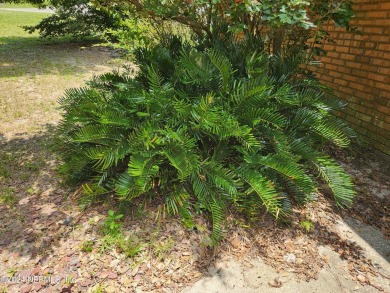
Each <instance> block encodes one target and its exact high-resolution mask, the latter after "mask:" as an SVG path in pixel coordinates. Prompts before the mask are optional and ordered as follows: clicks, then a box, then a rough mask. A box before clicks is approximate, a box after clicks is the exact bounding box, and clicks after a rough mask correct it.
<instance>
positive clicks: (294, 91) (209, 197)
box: [59, 38, 354, 241]
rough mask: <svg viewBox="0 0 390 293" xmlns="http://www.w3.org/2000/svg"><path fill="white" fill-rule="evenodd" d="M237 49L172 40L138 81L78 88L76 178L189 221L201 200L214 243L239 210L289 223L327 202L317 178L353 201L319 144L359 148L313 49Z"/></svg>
mask: <svg viewBox="0 0 390 293" xmlns="http://www.w3.org/2000/svg"><path fill="white" fill-rule="evenodd" d="M172 44H175V45H174V46H173V45H172ZM229 46H231V47H232V46H234V44H233V43H232V44H230V45H226V46H225V47H224V46H220V48H219V49H208V50H203V51H201V50H197V49H195V48H191V47H190V46H189V45H181V43H180V42H179V43H178V40H177V39H175V38H172V39H170V40H168V41H167V43H166V44H165V45H160V46H158V47H156V48H154V49H150V50H146V49H143V50H142V51H138V53H137V58H138V63H139V65H140V68H141V70H140V72H139V74H138V76H137V77H136V78H134V79H133V78H130V77H129V76H128V75H126V74H125V73H124V74H120V73H118V72H113V73H109V74H105V75H102V76H99V77H96V78H94V79H93V80H92V81H90V82H89V86H88V87H86V88H80V89H72V90H68V91H67V92H66V95H65V97H64V98H63V99H62V100H61V101H60V103H61V107H62V110H63V111H64V118H63V121H62V123H61V125H60V128H59V131H60V133H61V135H62V140H63V143H64V144H63V146H62V156H63V161H64V164H63V166H62V170H63V172H64V173H65V174H66V176H67V179H68V180H69V181H73V182H76V183H77V182H80V181H91V182H93V183H94V184H95V185H96V186H98V187H99V188H104V189H105V190H113V191H115V193H116V194H117V195H118V196H119V197H120V198H121V199H123V200H132V199H134V198H136V197H139V196H149V197H151V198H153V200H156V201H157V202H162V207H163V210H164V211H166V212H168V213H170V214H180V215H181V216H182V217H183V218H185V219H186V221H187V222H188V219H190V217H191V211H192V210H193V209H192V208H191V207H195V209H201V210H207V211H209V212H210V215H211V218H212V223H213V235H212V240H213V241H216V240H218V238H219V237H220V236H221V231H222V223H223V219H224V213H225V211H226V209H227V208H229V207H235V208H237V209H238V210H240V211H244V212H246V213H248V215H249V216H250V217H253V218H256V217H257V216H258V215H259V214H260V213H261V210H262V207H264V208H265V209H266V210H267V211H268V212H269V213H270V214H272V215H273V216H274V217H276V218H279V219H287V217H288V215H289V213H290V210H291V206H292V204H294V203H298V204H304V203H306V202H308V201H312V200H313V199H315V195H316V190H317V178H321V179H322V180H323V181H324V182H325V183H327V184H328V185H329V186H330V188H331V190H332V191H333V194H334V198H335V201H336V204H337V205H338V206H340V207H343V206H347V205H349V204H350V203H351V201H352V198H353V196H354V191H353V187H352V183H351V180H350V178H349V177H348V175H346V174H345V173H344V171H343V170H342V169H341V167H339V166H338V165H336V163H335V162H334V161H333V160H332V159H330V158H329V157H326V156H324V155H323V154H321V153H320V151H319V149H320V147H321V145H322V143H323V142H324V141H331V142H333V143H334V144H336V145H338V146H341V147H344V146H346V145H348V143H349V136H350V130H349V128H347V127H346V126H345V124H344V123H342V122H341V121H339V120H338V119H336V118H335V117H334V116H332V115H331V114H330V111H331V110H332V109H333V108H334V107H335V106H337V105H338V103H337V102H335V100H329V99H328V96H329V93H328V92H327V91H326V90H325V88H324V87H322V86H321V85H320V84H318V83H317V82H316V81H315V80H312V79H308V78H306V77H305V76H304V75H303V73H304V72H303V71H302V70H301V69H300V67H299V64H300V62H301V60H302V58H303V57H302V56H295V57H294V56H293V57H291V58H289V59H288V60H285V59H282V58H277V57H269V58H268V57H266V56H263V55H261V54H255V53H252V54H249V55H248V54H247V53H246V52H245V53H240V52H241V50H240V49H239V48H240V46H241V47H242V48H244V47H245V46H243V45H239V44H237V45H236V46H237V47H235V49H234V50H231V49H229ZM224 52H225V53H224ZM240 55H241V56H249V57H246V58H243V59H241V60H240V58H238V57H239V56H240ZM231 60H232V61H231ZM332 99H333V97H332Z"/></svg>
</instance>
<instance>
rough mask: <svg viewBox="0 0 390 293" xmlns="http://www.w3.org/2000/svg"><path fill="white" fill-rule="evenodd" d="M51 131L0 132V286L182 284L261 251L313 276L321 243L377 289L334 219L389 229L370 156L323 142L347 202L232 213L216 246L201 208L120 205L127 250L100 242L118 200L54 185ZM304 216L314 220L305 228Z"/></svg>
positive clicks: (378, 173)
mask: <svg viewBox="0 0 390 293" xmlns="http://www.w3.org/2000/svg"><path fill="white" fill-rule="evenodd" d="M50 132H51V131H50V130H49V131H47V132H43V133H41V134H37V135H36V136H34V137H30V138H15V139H13V140H11V141H5V140H3V141H1V140H0V150H1V151H0V156H1V160H0V171H1V170H6V172H5V171H4V172H3V173H0V174H3V176H2V177H0V188H1V189H0V190H2V191H3V192H5V190H6V191H7V192H9V193H10V194H11V193H12V194H13V200H12V196H11V197H10V199H9V201H8V202H7V203H3V204H0V277H1V280H0V292H1V290H2V289H3V290H7V291H4V292H150V291H154V292H180V291H182V290H183V289H184V288H186V287H187V286H189V285H191V284H193V283H194V282H196V281H197V280H198V279H200V278H201V277H202V276H203V275H207V274H208V272H207V268H208V267H210V266H213V264H214V262H215V261H216V260H217V259H218V258H220V257H221V256H226V255H231V256H234V257H236V258H238V259H244V258H247V257H248V256H259V255H260V256H261V257H262V258H263V259H264V261H265V262H266V263H268V264H270V265H272V266H273V267H274V268H276V269H277V270H278V271H288V272H294V273H295V275H296V277H297V278H299V279H302V280H310V279H315V278H317V276H318V273H319V271H320V270H321V268H323V267H324V266H326V265H327V261H328V260H327V259H326V257H321V256H320V254H319V251H318V246H319V245H329V246H331V247H332V248H333V249H334V250H335V251H337V252H338V253H339V254H340V255H341V256H342V257H343V258H345V259H346V260H348V262H349V270H350V273H351V278H353V279H354V280H356V281H359V282H360V283H361V285H363V286H364V285H365V286H370V288H372V289H374V288H375V289H376V290H382V289H383V290H384V288H381V287H380V286H379V285H377V284H375V282H373V280H374V277H375V276H379V275H380V274H381V272H379V271H378V269H377V268H376V267H374V266H373V265H372V264H371V262H370V260H369V259H367V258H366V256H365V255H364V252H363V250H362V248H361V247H359V246H357V245H356V244H355V243H353V242H351V241H349V240H348V239H345V238H343V237H341V236H340V235H339V234H338V233H337V227H336V224H337V222H338V220H340V219H341V218H342V217H344V216H346V215H349V216H351V215H352V216H353V217H355V218H357V219H359V220H360V221H362V222H365V223H367V224H370V225H373V226H375V227H377V228H378V229H380V230H381V231H382V232H383V234H384V235H386V236H390V230H389V227H390V222H389V220H390V214H389V207H390V180H389V179H390V178H389V174H388V173H387V170H386V169H385V168H384V167H383V165H381V164H380V163H378V162H377V161H375V160H374V159H372V158H369V157H365V158H363V159H362V158H360V159H356V157H360V156H355V157H352V156H350V155H347V154H345V153H340V152H336V151H334V150H330V151H331V152H333V154H334V155H335V156H336V157H337V158H338V159H339V160H340V161H341V162H342V164H343V165H344V167H345V168H346V170H347V171H348V172H349V173H350V174H351V175H353V177H354V181H355V183H356V185H357V191H358V196H357V198H356V202H355V204H354V206H353V207H352V209H350V210H348V211H340V210H337V209H336V208H335V206H334V205H333V202H332V200H331V199H328V197H327V196H326V195H322V194H320V196H319V201H318V202H316V203H313V204H312V205H309V206H307V207H305V208H301V209H295V210H294V215H293V218H292V222H291V223H290V224H289V225H285V226H282V225H280V224H277V223H275V222H274V221H273V220H272V219H271V218H270V217H268V216H266V215H265V216H264V217H263V218H262V220H261V221H259V222H257V223H255V224H252V225H251V226H250V227H247V226H246V225H247V223H245V221H243V220H240V219H239V218H237V215H236V216H235V217H233V215H232V216H231V217H230V218H229V219H228V221H227V225H226V228H225V232H224V233H225V235H226V236H228V237H226V238H225V240H224V241H223V242H222V243H221V245H220V246H219V247H217V248H215V249H211V248H210V247H208V246H207V243H208V238H207V234H208V233H209V229H210V227H209V225H208V223H207V222H206V221H205V220H204V219H202V218H197V219H196V227H197V229H195V230H189V229H187V228H186V227H185V226H184V225H182V224H181V222H180V220H179V219H161V218H159V217H158V214H157V212H156V210H157V206H155V205H153V204H151V205H150V206H148V207H146V210H145V211H141V210H140V209H136V208H135V207H134V206H127V207H122V208H121V212H122V213H125V214H126V218H125V220H124V223H123V230H124V233H125V235H126V236H128V237H129V238H132V239H138V241H139V242H140V243H141V244H142V249H141V250H140V252H139V253H138V254H137V255H136V256H134V257H132V258H129V257H126V256H125V255H124V254H123V253H121V251H119V250H118V249H115V248H106V249H103V245H104V242H103V237H102V235H101V226H102V224H103V223H104V220H105V217H106V215H107V212H108V210H109V209H115V210H118V209H119V207H118V204H117V203H116V202H115V200H114V199H112V198H108V199H107V200H106V201H104V202H101V203H99V204H95V205H93V206H90V207H88V208H87V209H86V210H82V209H81V208H80V204H79V203H80V201H79V199H80V193H81V192H80V190H71V189H69V188H68V187H66V186H63V185H61V183H60V182H61V181H60V179H59V178H58V175H57V172H56V168H57V161H56V159H55V157H54V155H53V154H52V152H51V151H50V150H51V146H50V144H51V141H52V137H51V136H50V135H49V134H48V133H50ZM1 164H3V165H1ZM5 165H6V166H5ZM5 167H6V168H5ZM1 168H3V169H1ZM5 173H6V174H5ZM4 175H6V176H4ZM302 222H310V223H311V227H310V229H308V230H310V231H308V230H307V229H305V227H303V226H302ZM85 241H90V243H92V249H93V250H92V252H89V253H88V252H84V251H83V250H82V245H83V243H84V242H85ZM382 277H384V278H388V277H389V276H382ZM99 290H100V291H99Z"/></svg>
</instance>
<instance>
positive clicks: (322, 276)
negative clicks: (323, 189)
mask: <svg viewBox="0 0 390 293" xmlns="http://www.w3.org/2000/svg"><path fill="white" fill-rule="evenodd" d="M338 228H339V232H340V234H341V235H344V237H346V238H348V239H350V240H351V241H355V242H356V243H357V244H358V245H360V246H361V247H362V248H363V249H364V250H365V252H366V254H367V256H368V257H369V258H370V259H371V260H372V262H373V264H374V266H375V267H377V268H378V270H379V271H380V272H382V274H383V275H385V276H390V264H389V256H390V240H389V239H385V238H384V237H383V235H382V233H381V232H380V231H379V230H377V229H375V228H373V227H371V226H368V225H365V224H363V223H361V222H359V221H357V220H354V219H346V220H345V221H340V222H339V223H338ZM357 232H359V233H360V232H362V234H363V235H364V236H365V238H366V239H363V238H362V237H361V236H360V235H359V233H357ZM367 239H370V240H371V241H367ZM370 242H371V243H370ZM319 251H320V254H321V255H323V256H327V258H328V259H329V263H328V264H329V265H328V266H325V267H324V268H323V269H322V271H320V273H319V276H318V279H317V280H311V281H310V282H305V281H298V280H296V278H295V277H294V274H293V273H289V272H277V271H275V270H274V269H273V268H272V267H271V266H269V265H267V264H265V263H264V262H263V261H262V260H261V258H258V259H249V260H246V261H242V262H238V261H236V260H233V259H224V260H222V261H220V262H219V263H217V264H216V266H215V267H212V268H209V276H207V277H203V278H201V279H200V280H199V281H198V282H196V283H195V284H194V286H193V287H192V288H188V289H187V290H184V292H183V293H204V292H207V293H243V292H245V293H260V292H261V293H275V292H283V293H298V292H299V293H312V292H316V293H346V292H349V293H355V292H356V293H363V292H364V293H371V292H380V291H379V290H377V289H375V288H374V287H371V286H368V285H366V286H362V284H360V283H359V282H357V281H355V280H353V278H352V277H351V275H350V274H349V272H348V263H347V262H346V261H345V260H342V259H341V258H340V256H339V254H338V253H336V252H334V251H333V250H332V249H331V248H330V247H327V246H320V247H319ZM373 281H374V283H375V284H378V285H380V286H381V287H382V288H383V290H384V291H382V292H390V283H389V279H387V278H381V277H379V278H374V279H373Z"/></svg>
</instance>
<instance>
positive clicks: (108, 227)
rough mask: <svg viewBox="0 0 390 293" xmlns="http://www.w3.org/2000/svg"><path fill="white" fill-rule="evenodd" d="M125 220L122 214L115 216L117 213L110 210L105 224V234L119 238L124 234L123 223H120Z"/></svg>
mask: <svg viewBox="0 0 390 293" xmlns="http://www.w3.org/2000/svg"><path fill="white" fill-rule="evenodd" d="M122 218H123V215H122V214H115V211H113V210H109V211H108V216H107V218H106V221H105V223H104V227H103V233H104V234H105V235H110V236H113V237H115V236H118V235H120V234H122V230H121V229H122V223H121V222H119V220H120V219H122Z"/></svg>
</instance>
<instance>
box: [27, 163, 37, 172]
mask: <svg viewBox="0 0 390 293" xmlns="http://www.w3.org/2000/svg"><path fill="white" fill-rule="evenodd" d="M25 167H26V168H27V169H28V170H29V171H38V170H39V165H38V164H36V163H33V162H28V163H26V165H25Z"/></svg>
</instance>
